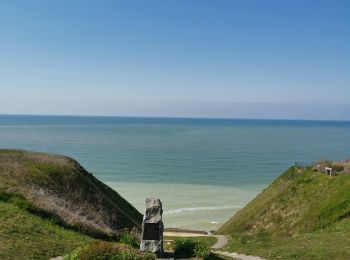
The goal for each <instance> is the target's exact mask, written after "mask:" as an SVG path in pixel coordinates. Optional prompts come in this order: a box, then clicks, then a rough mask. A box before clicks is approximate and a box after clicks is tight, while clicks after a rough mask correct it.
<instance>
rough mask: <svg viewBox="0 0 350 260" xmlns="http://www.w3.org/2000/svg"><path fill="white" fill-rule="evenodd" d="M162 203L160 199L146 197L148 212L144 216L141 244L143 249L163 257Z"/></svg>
mask: <svg viewBox="0 0 350 260" xmlns="http://www.w3.org/2000/svg"><path fill="white" fill-rule="evenodd" d="M162 214H163V209H162V203H161V202H160V200H159V199H154V198H147V199H146V212H145V215H144V216H143V222H142V233H141V245H140V249H141V250H142V251H149V252H152V253H155V254H157V256H158V257H162V256H163V254H164V250H163V229H164V226H163V221H162Z"/></svg>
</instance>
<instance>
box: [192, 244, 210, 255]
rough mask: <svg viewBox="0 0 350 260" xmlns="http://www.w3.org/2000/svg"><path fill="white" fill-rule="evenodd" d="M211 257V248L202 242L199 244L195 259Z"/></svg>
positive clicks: (195, 249) (196, 248) (195, 251)
mask: <svg viewBox="0 0 350 260" xmlns="http://www.w3.org/2000/svg"><path fill="white" fill-rule="evenodd" d="M209 255H210V248H209V247H208V246H207V245H206V244H204V243H201V242H198V243H197V244H196V246H195V248H194V256H195V257H202V258H205V257H208V256H209Z"/></svg>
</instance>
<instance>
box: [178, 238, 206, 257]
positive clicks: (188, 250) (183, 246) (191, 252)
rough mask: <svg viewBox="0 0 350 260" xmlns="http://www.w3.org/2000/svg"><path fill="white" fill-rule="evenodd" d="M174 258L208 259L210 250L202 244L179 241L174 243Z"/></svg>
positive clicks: (188, 240) (185, 240)
mask: <svg viewBox="0 0 350 260" xmlns="http://www.w3.org/2000/svg"><path fill="white" fill-rule="evenodd" d="M174 249H175V258H189V257H202V258H205V257H208V256H209V255H210V248H209V247H208V246H207V245H206V244H205V243H203V242H199V241H193V240H191V239H188V238H187V239H179V240H176V241H175V247H174Z"/></svg>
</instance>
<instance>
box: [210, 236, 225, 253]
mask: <svg viewBox="0 0 350 260" xmlns="http://www.w3.org/2000/svg"><path fill="white" fill-rule="evenodd" d="M212 237H216V239H217V240H218V241H217V242H216V243H215V244H214V245H213V246H212V247H211V249H214V250H217V249H221V248H223V247H224V246H226V244H227V242H228V241H227V237H226V236H224V235H212Z"/></svg>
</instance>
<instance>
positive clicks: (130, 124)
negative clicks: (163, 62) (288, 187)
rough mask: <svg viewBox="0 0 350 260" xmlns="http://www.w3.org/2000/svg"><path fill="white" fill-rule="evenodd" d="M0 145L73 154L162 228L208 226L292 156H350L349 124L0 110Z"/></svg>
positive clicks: (304, 158)
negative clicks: (157, 215)
mask: <svg viewBox="0 0 350 260" xmlns="http://www.w3.org/2000/svg"><path fill="white" fill-rule="evenodd" d="M0 147H1V148H19V149H28V150H35V151H42V152H51V153H59V154H65V155H68V156H71V157H73V158H75V159H77V160H78V161H79V162H80V163H81V164H82V165H83V166H84V167H85V168H86V169H87V170H88V171H90V172H92V173H93V174H94V175H95V176H97V177H98V178H99V179H101V180H102V181H104V182H105V183H107V184H108V185H110V186H111V187H113V188H114V189H115V190H116V191H118V192H119V193H120V194H121V195H122V196H124V197H125V198H126V199H128V200H129V201H130V202H131V203H132V204H133V205H135V206H136V207H137V208H138V209H139V210H140V211H141V212H143V211H144V199H145V198H146V197H148V196H155V197H159V198H160V199H161V200H162V201H163V206H164V211H165V213H164V221H165V225H166V227H183V228H194V229H206V230H211V229H216V228H217V227H218V226H220V224H222V223H223V222H224V221H225V220H227V219H228V218H229V217H230V216H232V215H233V214H234V212H236V211H237V210H238V209H239V208H241V207H243V206H244V205H245V204H246V203H247V202H248V201H249V200H251V199H252V198H253V197H254V196H255V195H257V194H258V193H259V192H260V191H261V190H262V189H263V188H264V187H266V185H268V184H269V183H270V182H271V181H272V180H273V179H274V178H275V177H277V176H278V175H280V174H281V173H282V172H283V171H284V170H286V169H287V168H288V167H289V166H290V165H293V164H294V162H295V161H300V162H306V163H307V162H312V161H314V160H317V159H326V158H327V159H333V160H344V159H349V158H350V122H341V121H287V120H226V119H171V118H122V117H68V116H0Z"/></svg>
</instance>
